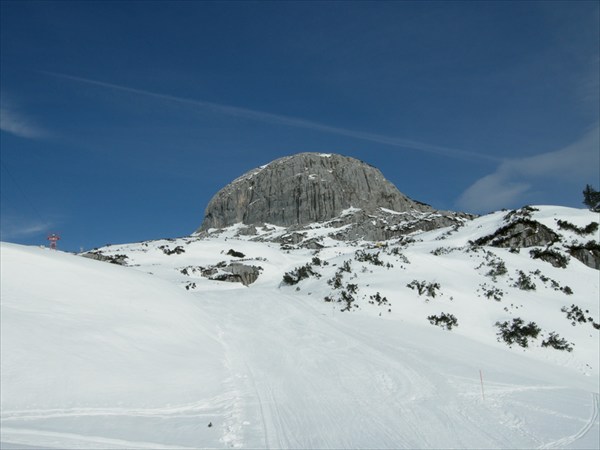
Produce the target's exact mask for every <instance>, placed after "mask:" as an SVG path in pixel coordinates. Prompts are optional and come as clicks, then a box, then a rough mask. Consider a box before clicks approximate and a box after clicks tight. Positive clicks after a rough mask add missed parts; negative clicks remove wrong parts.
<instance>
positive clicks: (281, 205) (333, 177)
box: [198, 153, 434, 231]
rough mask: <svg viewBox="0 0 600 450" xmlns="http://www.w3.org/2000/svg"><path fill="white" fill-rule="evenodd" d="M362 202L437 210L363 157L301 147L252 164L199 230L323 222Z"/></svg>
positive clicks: (215, 202)
mask: <svg viewBox="0 0 600 450" xmlns="http://www.w3.org/2000/svg"><path fill="white" fill-rule="evenodd" d="M349 208H358V209H361V210H362V211H365V212H367V213H374V212H377V211H379V210H380V209H381V208H385V209H388V210H391V211H395V212H400V213H401V212H407V211H414V212H420V213H429V212H434V209H433V208H431V207H430V206H428V205H425V204H423V203H419V202H416V201H413V200H411V199H409V198H408V197H406V196H405V195H404V194H402V193H401V192H400V191H399V190H398V189H397V188H396V187H395V186H394V185H393V184H392V183H390V182H389V181H387V180H386V179H385V178H384V176H383V175H382V173H381V172H380V171H379V170H378V169H376V168H375V167H372V166H370V165H368V164H366V163H364V162H362V161H359V160H357V159H354V158H349V157H346V156H341V155H335V154H319V153H300V154H297V155H293V156H289V157H285V158H281V159H277V160H275V161H273V162H271V163H269V164H267V165H265V166H262V167H260V168H257V169H254V170H251V171H250V172H248V173H246V174H244V175H242V176H241V177H239V178H238V179H236V180H234V181H233V182H232V183H230V184H229V185H227V186H225V187H224V188H223V189H221V190H220V191H219V192H218V193H217V194H216V195H215V196H214V197H213V198H212V200H211V201H210V203H209V204H208V207H207V208H206V213H205V217H204V221H203V223H202V226H201V227H200V229H199V230H198V231H203V230H208V229H210V228H223V227H227V226H230V225H233V224H236V223H240V222H241V223H244V224H247V225H258V224H264V223H269V224H273V225H279V226H284V227H289V226H297V225H305V224H309V223H315V222H325V221H328V220H331V219H333V218H336V217H338V216H340V214H341V213H342V211H344V210H347V209H349Z"/></svg>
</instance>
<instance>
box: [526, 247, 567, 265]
mask: <svg viewBox="0 0 600 450" xmlns="http://www.w3.org/2000/svg"><path fill="white" fill-rule="evenodd" d="M529 255H530V256H531V257H532V258H533V259H541V260H542V261H546V262H549V263H550V264H552V265H553V266H554V267H560V268H561V269H564V268H566V267H567V265H568V264H569V258H568V257H566V256H565V255H563V254H562V253H559V252H557V251H556V250H551V249H545V250H540V249H539V248H534V249H533V250H530V252H529Z"/></svg>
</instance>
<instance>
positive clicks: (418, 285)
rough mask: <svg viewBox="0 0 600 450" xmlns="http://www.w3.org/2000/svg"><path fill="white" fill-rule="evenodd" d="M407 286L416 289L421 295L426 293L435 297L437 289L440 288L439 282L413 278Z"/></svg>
mask: <svg viewBox="0 0 600 450" xmlns="http://www.w3.org/2000/svg"><path fill="white" fill-rule="evenodd" d="M406 287H409V288H411V289H412V290H416V291H417V293H418V294H419V295H423V294H426V296H427V297H431V298H435V296H436V295H437V292H436V291H437V290H439V289H440V284H439V283H427V281H417V280H413V281H411V282H410V283H408V284H407V285H406Z"/></svg>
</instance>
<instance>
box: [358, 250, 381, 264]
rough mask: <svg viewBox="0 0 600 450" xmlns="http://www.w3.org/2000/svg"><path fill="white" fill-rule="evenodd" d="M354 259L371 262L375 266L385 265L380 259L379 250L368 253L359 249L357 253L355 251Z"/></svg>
mask: <svg viewBox="0 0 600 450" xmlns="http://www.w3.org/2000/svg"><path fill="white" fill-rule="evenodd" d="M354 259H356V260H357V261H358V262H370V263H371V264H373V265H375V266H383V265H384V262H383V261H382V260H381V259H379V252H377V253H368V252H365V251H364V250H357V251H356V253H354Z"/></svg>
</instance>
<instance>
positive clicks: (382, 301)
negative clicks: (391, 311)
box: [369, 292, 389, 306]
mask: <svg viewBox="0 0 600 450" xmlns="http://www.w3.org/2000/svg"><path fill="white" fill-rule="evenodd" d="M369 298H370V300H369V303H371V304H372V305H373V304H375V303H377V305H378V306H381V305H389V302H388V299H387V298H386V297H382V296H381V294H380V293H379V292H377V293H376V294H374V295H371V296H370V297H369Z"/></svg>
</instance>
